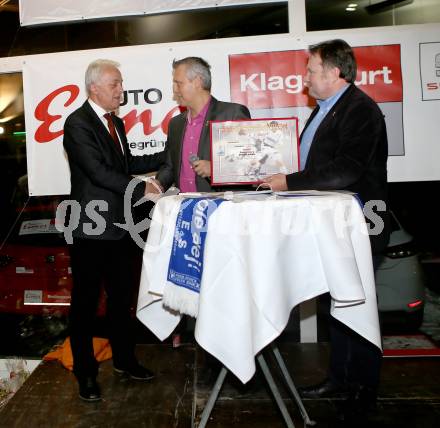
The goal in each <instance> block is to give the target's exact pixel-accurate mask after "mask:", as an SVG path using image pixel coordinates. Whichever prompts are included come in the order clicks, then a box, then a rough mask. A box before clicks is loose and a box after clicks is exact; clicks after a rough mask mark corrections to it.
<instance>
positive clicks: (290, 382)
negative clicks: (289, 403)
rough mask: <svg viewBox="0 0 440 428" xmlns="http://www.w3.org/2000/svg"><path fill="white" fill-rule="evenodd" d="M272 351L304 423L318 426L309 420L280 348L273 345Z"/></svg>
mask: <svg viewBox="0 0 440 428" xmlns="http://www.w3.org/2000/svg"><path fill="white" fill-rule="evenodd" d="M272 351H273V353H274V355H275V358H276V360H277V363H278V365H279V366H280V370H281V372H282V373H283V376H284V380H285V381H286V384H287V386H288V388H289V389H290V392H291V393H292V395H293V398H294V399H295V401H296V404H297V405H298V407H299V411H300V412H301V415H302V418H303V420H304V423H305V424H306V425H311V426H313V425H316V422H315V421H312V420H311V419H310V418H309V415H308V413H307V410H306V409H305V407H304V404H303V402H302V400H301V397H300V395H299V394H298V391H297V389H296V387H295V384H294V383H293V380H292V377H291V376H290V374H289V372H288V370H287V367H286V364H285V363H284V360H283V357H282V356H281V354H280V351H279V350H278V347H277V346H275V345H273V346H272Z"/></svg>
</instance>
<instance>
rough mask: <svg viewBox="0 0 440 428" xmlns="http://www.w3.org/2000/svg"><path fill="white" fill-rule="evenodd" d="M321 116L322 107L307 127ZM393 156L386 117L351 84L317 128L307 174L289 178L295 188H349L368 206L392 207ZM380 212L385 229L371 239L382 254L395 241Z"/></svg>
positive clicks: (386, 218)
mask: <svg viewBox="0 0 440 428" xmlns="http://www.w3.org/2000/svg"><path fill="white" fill-rule="evenodd" d="M317 112H318V108H316V109H315V110H314V111H313V112H312V114H311V116H310V118H309V119H308V121H307V123H306V126H305V128H307V126H308V124H309V123H310V121H311V120H312V119H313V117H314V116H315V114H316V113H317ZM305 128H304V129H305ZM387 157H388V140H387V132H386V126H385V121H384V118H383V114H382V112H381V110H380V109H379V107H378V106H377V104H376V103H375V102H374V101H373V100H372V99H371V98H370V97H369V96H368V95H366V94H365V93H364V92H362V91H361V90H360V89H358V88H357V87H356V86H354V85H351V86H350V87H349V88H348V89H347V90H346V91H345V93H344V94H343V95H342V96H341V98H340V99H339V100H338V101H337V102H336V104H335V105H334V106H333V108H332V109H331V110H330V111H329V112H328V113H327V115H326V116H325V118H324V120H323V121H322V122H321V124H320V125H319V127H318V129H317V130H316V133H315V136H314V138H313V141H312V145H311V147H310V152H309V155H308V158H307V162H306V165H305V168H304V170H303V171H300V172H297V173H294V174H290V175H288V176H287V186H288V188H289V190H304V189H316V190H349V191H351V192H355V193H357V194H358V195H359V197H360V198H361V200H362V201H363V202H364V204H365V203H367V202H368V201H370V200H382V201H384V202H385V203H387ZM378 214H379V215H380V216H381V218H382V220H383V221H384V224H385V228H384V230H383V232H382V233H381V234H380V235H378V236H373V235H371V236H370V238H371V243H372V249H373V252H376V253H377V252H380V251H382V250H383V249H384V248H385V247H386V244H387V242H388V238H389V230H388V215H387V213H386V212H382V213H379V212H378ZM367 221H368V218H367Z"/></svg>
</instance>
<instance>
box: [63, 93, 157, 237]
mask: <svg viewBox="0 0 440 428" xmlns="http://www.w3.org/2000/svg"><path fill="white" fill-rule="evenodd" d="M113 121H114V124H115V126H116V129H117V131H118V134H119V136H120V138H121V140H122V144H123V146H124V155H123V154H122V153H121V150H119V148H118V147H117V146H116V144H115V142H114V141H113V140H112V138H111V136H110V133H109V132H108V130H107V128H106V127H105V125H104V124H103V123H102V121H101V119H100V118H99V117H98V116H97V114H96V113H95V111H94V110H93V109H92V107H91V106H90V104H89V103H88V101H86V102H85V103H84V104H83V105H82V106H81V107H80V108H79V109H77V110H75V111H74V112H73V113H72V114H71V115H69V117H68V118H67V119H66V122H65V125H64V140H63V144H64V148H65V150H66V152H67V156H68V160H69V165H70V174H71V184H72V189H71V193H70V195H71V198H72V199H74V200H76V201H78V202H79V204H80V205H81V213H80V216H79V225H78V227H77V228H76V230H75V231H74V232H73V236H74V237H76V238H90V239H120V238H122V236H123V235H124V234H125V233H126V232H125V231H124V230H123V229H121V228H119V227H117V226H114V223H125V219H124V193H125V190H126V189H127V186H128V184H129V182H130V181H131V179H132V177H131V175H130V174H143V173H146V172H150V171H156V170H157V169H159V167H160V165H161V164H162V161H163V153H156V154H154V155H144V156H132V155H131V153H130V148H129V147H128V144H127V137H126V135H125V129H124V124H123V122H122V120H121V119H119V118H118V117H116V116H114V120H113ZM137 182H138V184H137V186H136V188H135V191H134V193H133V199H134V200H139V199H140V198H141V197H142V196H143V194H144V190H145V183H144V182H143V181H142V180H137ZM94 200H102V201H106V202H107V204H108V211H100V210H99V209H96V208H95V210H96V211H99V214H100V215H101V216H102V217H103V218H104V220H105V222H106V228H105V231H104V233H103V234H101V235H99V236H93V235H92V236H90V235H87V234H84V232H83V224H84V223H91V222H92V220H90V218H89V216H88V215H87V214H86V212H85V207H86V205H87V204H88V203H89V202H90V201H94ZM71 219H72V216H71ZM92 223H93V222H92Z"/></svg>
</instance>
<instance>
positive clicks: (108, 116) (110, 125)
mask: <svg viewBox="0 0 440 428" xmlns="http://www.w3.org/2000/svg"><path fill="white" fill-rule="evenodd" d="M104 117H105V119H106V120H107V125H108V129H109V131H110V135H111V136H112V138H113V141H114V142H115V144H116V147H117V148H118V150H119V151H120V152H122V147H121V143H120V142H119V138H118V135H117V134H116V129H115V124H114V123H113V119H112V115H111V113H106V114H105V115H104Z"/></svg>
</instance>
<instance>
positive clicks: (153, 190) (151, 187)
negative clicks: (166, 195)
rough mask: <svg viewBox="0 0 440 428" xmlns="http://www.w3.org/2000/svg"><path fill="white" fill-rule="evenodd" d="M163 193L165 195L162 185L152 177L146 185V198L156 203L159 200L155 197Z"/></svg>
mask: <svg viewBox="0 0 440 428" xmlns="http://www.w3.org/2000/svg"><path fill="white" fill-rule="evenodd" d="M161 193H163V187H162V185H161V184H160V183H159V181H157V180H156V179H155V178H151V177H150V178H149V179H148V181H147V182H146V183H145V192H144V196H145V197H146V198H147V199H149V200H150V201H155V200H156V199H157V196H155V195H159V194H161Z"/></svg>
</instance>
